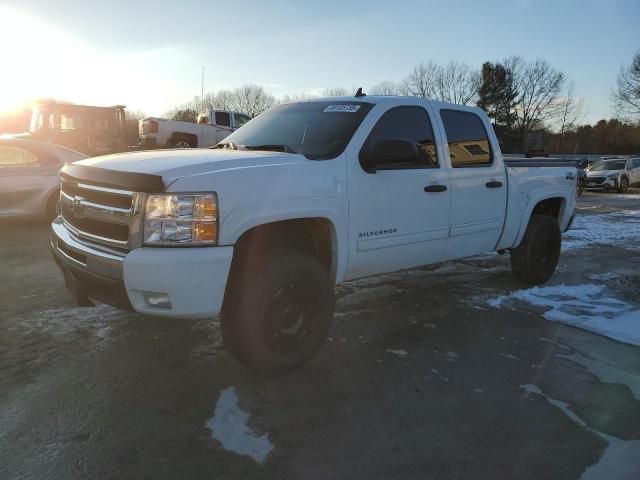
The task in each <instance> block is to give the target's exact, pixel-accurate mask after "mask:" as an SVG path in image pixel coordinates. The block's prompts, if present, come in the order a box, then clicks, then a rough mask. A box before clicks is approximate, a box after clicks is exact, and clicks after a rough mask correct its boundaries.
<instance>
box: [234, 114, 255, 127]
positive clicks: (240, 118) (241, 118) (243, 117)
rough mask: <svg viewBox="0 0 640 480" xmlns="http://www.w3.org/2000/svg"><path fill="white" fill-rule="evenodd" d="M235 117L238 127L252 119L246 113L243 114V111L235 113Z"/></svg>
mask: <svg viewBox="0 0 640 480" xmlns="http://www.w3.org/2000/svg"><path fill="white" fill-rule="evenodd" d="M233 118H234V120H235V124H236V128H240V127H241V126H242V125H244V124H245V123H247V122H248V121H249V120H251V119H250V118H249V117H247V116H246V115H242V114H241V113H234V114H233Z"/></svg>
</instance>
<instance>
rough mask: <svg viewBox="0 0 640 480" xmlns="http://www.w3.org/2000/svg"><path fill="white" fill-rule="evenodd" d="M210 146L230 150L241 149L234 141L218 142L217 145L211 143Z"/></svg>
mask: <svg viewBox="0 0 640 480" xmlns="http://www.w3.org/2000/svg"><path fill="white" fill-rule="evenodd" d="M209 148H213V149H218V148H224V149H228V150H239V148H238V146H237V145H236V144H234V143H231V142H228V143H218V144H216V145H211V146H210V147H209Z"/></svg>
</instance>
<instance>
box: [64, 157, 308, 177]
mask: <svg viewBox="0 0 640 480" xmlns="http://www.w3.org/2000/svg"><path fill="white" fill-rule="evenodd" d="M308 161H309V160H307V158H306V157H304V156H303V155H299V154H292V153H281V152H264V151H247V150H215V149H184V150H149V151H144V152H130V153H121V154H114V155H105V156H101V157H94V158H89V159H86V160H81V161H79V162H75V163H76V164H78V165H87V166H92V167H98V168H105V169H108V170H115V171H120V172H132V173H146V174H152V175H159V176H161V177H162V179H163V182H164V184H165V185H169V184H170V183H172V182H174V181H175V180H178V179H179V178H183V177H188V176H191V175H198V174H202V173H212V172H217V171H226V170H239V169H245V168H263V167H269V166H273V165H288V164H300V163H304V162H308Z"/></svg>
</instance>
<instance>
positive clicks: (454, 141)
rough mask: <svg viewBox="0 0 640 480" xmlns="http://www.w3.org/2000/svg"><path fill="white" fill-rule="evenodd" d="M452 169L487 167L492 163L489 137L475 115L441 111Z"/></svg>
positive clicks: (456, 111)
mask: <svg viewBox="0 0 640 480" xmlns="http://www.w3.org/2000/svg"><path fill="white" fill-rule="evenodd" d="M440 117H441V118H442V123H443V124H444V131H445V134H446V135H447V142H448V143H449V155H450V156H451V165H452V166H453V168H465V167H488V166H489V165H491V164H492V163H493V153H492V151H491V145H489V137H488V136H487V131H486V130H485V128H484V125H483V123H482V120H480V117H478V116H477V115H476V114H475V113H471V112H462V111H459V110H441V111H440Z"/></svg>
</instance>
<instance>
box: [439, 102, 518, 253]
mask: <svg viewBox="0 0 640 480" xmlns="http://www.w3.org/2000/svg"><path fill="white" fill-rule="evenodd" d="M440 120H441V122H442V126H443V132H444V134H445V136H446V141H447V147H446V148H445V151H446V152H447V153H446V155H448V157H449V158H448V160H449V162H450V170H449V172H450V174H449V176H450V181H451V227H450V230H449V239H448V241H447V245H446V247H445V258H446V259H451V258H461V257H465V256H469V255H476V254H478V253H483V252H490V251H492V250H493V249H494V248H495V246H496V244H497V242H498V239H499V238H500V234H501V232H502V226H503V223H504V218H505V209H506V204H507V178H506V172H505V169H504V166H503V164H502V162H501V161H500V159H496V153H497V152H499V151H500V150H499V147H498V145H495V144H492V141H491V140H490V139H489V134H488V132H489V129H490V128H491V125H490V124H489V122H488V121H487V120H486V117H480V116H479V115H477V114H476V113H475V112H474V111H472V110H468V111H465V110H451V109H446V108H442V109H440ZM498 155H499V153H498Z"/></svg>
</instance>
